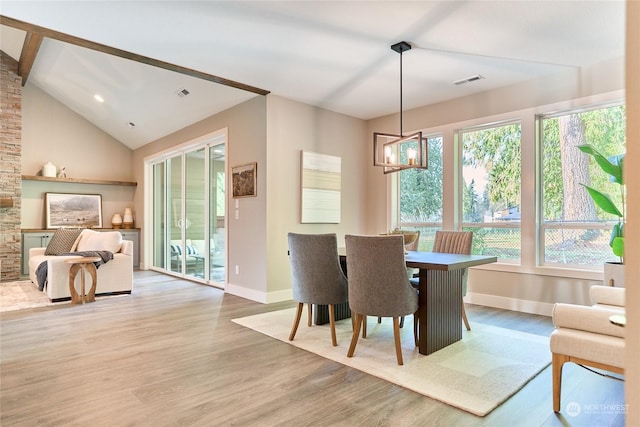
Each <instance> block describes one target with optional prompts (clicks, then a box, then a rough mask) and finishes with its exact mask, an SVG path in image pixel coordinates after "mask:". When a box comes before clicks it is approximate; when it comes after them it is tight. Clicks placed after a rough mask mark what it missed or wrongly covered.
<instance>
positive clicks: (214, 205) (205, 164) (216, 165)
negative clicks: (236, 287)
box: [151, 138, 227, 286]
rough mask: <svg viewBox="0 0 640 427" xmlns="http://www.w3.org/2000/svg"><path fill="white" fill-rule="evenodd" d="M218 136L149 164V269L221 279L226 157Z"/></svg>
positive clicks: (223, 279) (223, 272)
mask: <svg viewBox="0 0 640 427" xmlns="http://www.w3.org/2000/svg"><path fill="white" fill-rule="evenodd" d="M218 141H220V139H219V138H217V139H212V140H210V141H208V142H205V143H203V144H202V145H200V146H199V147H192V148H189V149H187V150H184V151H181V152H179V153H175V154H169V155H168V156H167V157H162V158H158V159H157V160H155V163H153V164H152V170H151V171H152V176H151V178H152V180H153V190H152V195H153V200H152V209H153V213H152V221H153V232H152V236H153V243H152V246H153V264H152V265H153V267H156V268H159V269H162V270H165V271H169V272H172V273H174V274H176V275H179V276H183V277H192V278H197V279H199V281H203V282H208V283H213V282H215V283H218V284H221V285H222V286H224V284H225V283H226V252H227V251H226V243H225V241H226V238H225V237H226V218H225V210H226V196H225V186H226V178H225V173H226V159H225V143H224V141H222V142H218Z"/></svg>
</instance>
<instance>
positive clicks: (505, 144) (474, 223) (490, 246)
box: [459, 123, 521, 262]
mask: <svg viewBox="0 0 640 427" xmlns="http://www.w3.org/2000/svg"><path fill="white" fill-rule="evenodd" d="M459 139H460V141H461V148H462V180H461V183H460V185H461V186H462V188H461V190H462V206H461V208H462V209H461V212H462V227H463V229H465V230H470V231H473V232H474V236H473V253H475V254H483V255H493V256H496V257H498V259H499V260H500V261H507V262H515V261H517V262H519V260H520V240H521V239H520V185H521V184H520V182H521V180H520V170H521V147H520V146H521V144H520V139H521V131H520V123H506V124H500V125H497V126H496V125H492V126H490V127H488V126H485V127H475V128H471V129H464V130H461V131H460V132H459Z"/></svg>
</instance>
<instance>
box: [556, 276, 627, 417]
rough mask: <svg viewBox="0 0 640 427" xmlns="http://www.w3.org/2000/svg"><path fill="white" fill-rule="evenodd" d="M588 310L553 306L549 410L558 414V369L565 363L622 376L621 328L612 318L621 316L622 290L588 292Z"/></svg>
mask: <svg viewBox="0 0 640 427" xmlns="http://www.w3.org/2000/svg"><path fill="white" fill-rule="evenodd" d="M590 297H591V301H592V302H593V305H592V306H584V305H574V304H563V303H557V304H555V305H554V308H553V324H554V326H555V329H554V331H553V332H552V333H551V339H550V347H551V353H552V359H551V364H552V381H553V410H554V411H555V412H558V411H560V393H561V385H562V366H563V365H564V364H565V363H566V362H573V363H576V364H579V365H584V366H590V367H592V368H596V369H602V370H605V371H610V372H615V373H617V374H624V357H625V350H624V348H625V345H624V331H625V328H624V327H623V326H620V325H616V324H614V323H612V321H611V320H610V317H611V316H612V315H620V314H624V313H625V289H624V288H614V287H610V286H592V287H591V288H590Z"/></svg>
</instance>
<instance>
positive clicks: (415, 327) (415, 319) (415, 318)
mask: <svg viewBox="0 0 640 427" xmlns="http://www.w3.org/2000/svg"><path fill="white" fill-rule="evenodd" d="M418 311H420V309H418ZM418 311H416V312H415V313H413V341H414V342H415V344H416V347H418V345H420V343H419V342H418Z"/></svg>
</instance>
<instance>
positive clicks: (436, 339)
mask: <svg viewBox="0 0 640 427" xmlns="http://www.w3.org/2000/svg"><path fill="white" fill-rule="evenodd" d="M338 255H339V258H340V265H341V267H342V269H343V271H344V273H345V275H346V276H347V278H348V277H349V274H348V271H347V268H346V267H347V265H346V264H347V263H346V248H344V247H341V248H338ZM494 262H497V258H496V257H495V256H490V255H460V254H449V253H442V252H422V251H406V253H405V263H406V266H407V267H411V268H414V269H418V270H419V273H418V277H419V281H418V290H419V296H418V300H419V309H418V312H417V313H416V315H417V316H418V351H419V352H420V354H425V355H427V354H431V353H434V352H436V351H438V350H440V349H442V348H444V347H446V346H448V345H450V344H453V343H454V342H456V341H460V340H461V339H462V297H463V295H462V280H463V274H464V271H465V269H467V268H469V267H475V266H478V265H483V264H491V263H494ZM315 312H316V318H315V323H316V324H324V323H329V312H328V308H327V306H326V305H325V306H320V305H319V306H317V307H316V310H315ZM350 316H351V310H349V303H348V302H347V303H344V304H339V305H338V306H336V307H335V319H336V320H341V319H344V318H348V317H350Z"/></svg>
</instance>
